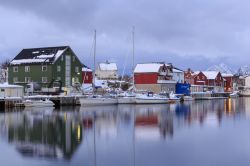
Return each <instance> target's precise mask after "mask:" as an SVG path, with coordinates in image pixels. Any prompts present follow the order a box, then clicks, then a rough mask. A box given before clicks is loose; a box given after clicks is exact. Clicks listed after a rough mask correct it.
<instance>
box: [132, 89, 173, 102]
mask: <svg viewBox="0 0 250 166" xmlns="http://www.w3.org/2000/svg"><path fill="white" fill-rule="evenodd" d="M168 101H169V98H167V97H164V96H157V95H154V94H153V92H148V93H147V94H138V95H137V96H136V97H135V102H136V104H164V103H165V104H166V103H167V102H168Z"/></svg>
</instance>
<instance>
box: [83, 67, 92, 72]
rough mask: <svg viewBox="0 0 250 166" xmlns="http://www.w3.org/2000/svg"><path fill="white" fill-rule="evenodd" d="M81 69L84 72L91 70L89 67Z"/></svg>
mask: <svg viewBox="0 0 250 166" xmlns="http://www.w3.org/2000/svg"><path fill="white" fill-rule="evenodd" d="M82 71H85V72H87V71H89V72H91V71H92V70H91V69H90V68H87V67H83V68H82Z"/></svg>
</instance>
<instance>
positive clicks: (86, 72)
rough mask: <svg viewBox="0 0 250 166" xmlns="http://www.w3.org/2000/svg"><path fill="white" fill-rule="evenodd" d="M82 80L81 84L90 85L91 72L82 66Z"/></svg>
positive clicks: (91, 79)
mask: <svg viewBox="0 0 250 166" xmlns="http://www.w3.org/2000/svg"><path fill="white" fill-rule="evenodd" d="M82 79H83V84H92V81H93V72H92V70H91V69H90V68H88V67H87V66H84V67H83V68H82Z"/></svg>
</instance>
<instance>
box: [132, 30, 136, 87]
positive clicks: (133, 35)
mask: <svg viewBox="0 0 250 166" xmlns="http://www.w3.org/2000/svg"><path fill="white" fill-rule="evenodd" d="M132 44H133V62H132V65H133V66H132V77H133V90H134V88H135V78H134V68H135V27H134V26H133V29H132Z"/></svg>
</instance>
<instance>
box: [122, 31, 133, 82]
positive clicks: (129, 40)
mask: <svg viewBox="0 0 250 166" xmlns="http://www.w3.org/2000/svg"><path fill="white" fill-rule="evenodd" d="M126 40H127V41H128V43H131V38H130V34H128V35H127V37H126ZM130 51H131V50H130V46H129V45H128V46H127V51H126V53H125V60H124V64H123V71H122V78H121V79H122V80H123V78H124V75H125V74H124V73H125V68H126V67H127V62H128V56H129V55H130V53H131V52H130Z"/></svg>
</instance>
